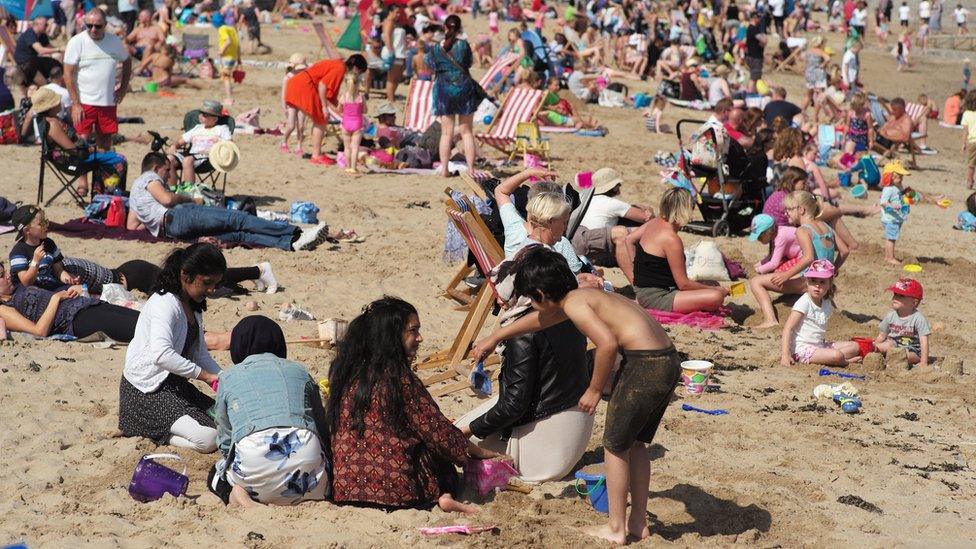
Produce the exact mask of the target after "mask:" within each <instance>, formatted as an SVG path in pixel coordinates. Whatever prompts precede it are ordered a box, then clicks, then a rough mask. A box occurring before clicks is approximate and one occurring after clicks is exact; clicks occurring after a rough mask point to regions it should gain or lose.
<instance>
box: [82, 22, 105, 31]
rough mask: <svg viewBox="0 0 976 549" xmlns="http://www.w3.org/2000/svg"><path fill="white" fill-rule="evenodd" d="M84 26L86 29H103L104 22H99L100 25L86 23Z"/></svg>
mask: <svg viewBox="0 0 976 549" xmlns="http://www.w3.org/2000/svg"><path fill="white" fill-rule="evenodd" d="M85 26H87V27H88V30H101V29H104V28H105V24H104V23H103V24H101V25H98V24H95V23H86V24H85Z"/></svg>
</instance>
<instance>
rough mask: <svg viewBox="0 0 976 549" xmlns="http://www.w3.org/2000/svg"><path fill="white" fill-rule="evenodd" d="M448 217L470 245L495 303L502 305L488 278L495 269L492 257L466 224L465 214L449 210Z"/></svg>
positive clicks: (469, 248)
mask: <svg viewBox="0 0 976 549" xmlns="http://www.w3.org/2000/svg"><path fill="white" fill-rule="evenodd" d="M447 215H449V216H451V219H452V220H453V221H454V226H455V227H457V230H458V232H460V233H461V238H463V239H464V243H465V244H467V245H468V250H471V255H473V256H474V260H475V261H476V262H477V263H478V269H480V270H481V273H482V274H483V275H484V276H485V282H486V283H487V284H488V287H489V288H491V293H492V294H494V295H495V301H497V302H498V304H499V305H501V304H502V299H501V298H500V297H498V291H497V290H495V285H494V284H492V282H491V277H490V276H488V274H489V273H491V270H492V269H494V268H495V262H494V261H492V259H491V257H489V256H488V252H486V251H485V248H484V246H482V245H481V242H479V241H478V239H477V238H476V237H475V236H474V234H473V233H472V232H471V229H470V228H469V227H468V225H467V224H466V223H465V222H464V217H463V216H464V214H463V213H461V212H459V211H456V210H448V211H447Z"/></svg>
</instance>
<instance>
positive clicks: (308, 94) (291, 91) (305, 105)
mask: <svg viewBox="0 0 976 549" xmlns="http://www.w3.org/2000/svg"><path fill="white" fill-rule="evenodd" d="M345 75H346V65H345V63H344V62H343V60H342V59H326V60H325V61H319V62H318V63H316V64H314V65H312V66H311V67H309V68H307V69H305V70H303V71H302V72H300V73H298V74H296V75H295V76H292V77H291V78H289V79H288V84H287V85H286V86H285V103H286V104H287V105H289V106H292V107H295V108H296V109H298V110H300V111H302V112H304V113H305V114H307V115H308V116H310V117H311V118H312V121H313V122H314V123H315V124H318V125H320V126H324V125H325V124H326V123H328V117H327V116H326V113H324V112H322V101H321V100H319V91H318V88H319V82H321V83H323V84H325V88H326V92H325V97H326V99H328V100H329V102H331V103H335V102H336V100H337V99H338V98H339V86H341V85H342V79H343V77H345Z"/></svg>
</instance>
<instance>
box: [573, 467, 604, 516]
mask: <svg viewBox="0 0 976 549" xmlns="http://www.w3.org/2000/svg"><path fill="white" fill-rule="evenodd" d="M580 482H583V483H584V484H585V485H586V490H581V489H580ZM576 493H577V494H579V495H581V496H586V497H587V498H589V500H590V505H592V506H593V509H594V510H596V511H599V512H601V513H609V512H610V502H609V501H608V500H607V477H606V476H604V475H590V474H587V473H584V472H583V471H576Z"/></svg>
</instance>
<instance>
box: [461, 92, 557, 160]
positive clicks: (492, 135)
mask: <svg viewBox="0 0 976 549" xmlns="http://www.w3.org/2000/svg"><path fill="white" fill-rule="evenodd" d="M546 93H547V92H546V91H545V90H527V89H523V88H515V89H513V90H512V91H510V92H508V95H507V96H505V101H504V102H502V106H501V108H499V109H498V112H497V113H495V117H496V118H495V121H494V123H493V124H492V126H491V128H490V129H489V131H488V133H482V134H478V136H477V137H478V140H480V141H481V142H482V143H484V144H485V145H488V146H489V147H494V148H496V149H498V150H501V151H504V150H505V149H506V148H507V147H508V146H509V145H511V144H512V143H514V142H515V130H516V129H517V128H518V125H519V123H521V122H532V119H533V118H534V117H535V114H536V113H537V112H538V111H539V105H541V104H542V98H543V97H544V96H545V94H546Z"/></svg>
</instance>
